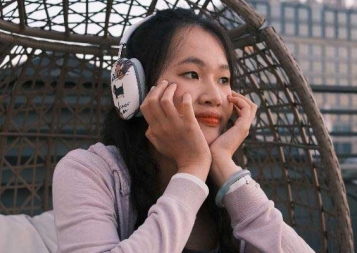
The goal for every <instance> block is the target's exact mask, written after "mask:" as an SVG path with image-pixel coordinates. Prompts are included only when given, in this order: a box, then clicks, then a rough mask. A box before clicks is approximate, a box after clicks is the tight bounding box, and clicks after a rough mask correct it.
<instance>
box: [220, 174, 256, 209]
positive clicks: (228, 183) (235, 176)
mask: <svg viewBox="0 0 357 253" xmlns="http://www.w3.org/2000/svg"><path fill="white" fill-rule="evenodd" d="M247 175H249V176H250V175H251V174H250V171H249V170H239V171H238V172H236V173H234V174H233V175H232V176H231V177H230V178H229V179H228V180H227V181H226V182H225V183H224V184H223V185H222V187H221V188H220V189H219V191H218V192H217V195H216V199H215V201H216V205H217V206H218V207H224V206H223V204H222V202H223V197H224V195H226V193H227V191H228V190H229V187H230V186H231V185H232V184H234V183H235V182H237V181H238V180H240V179H242V178H243V177H244V176H247Z"/></svg>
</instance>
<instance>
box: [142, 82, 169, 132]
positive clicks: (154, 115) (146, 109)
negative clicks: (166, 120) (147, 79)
mask: <svg viewBox="0 0 357 253" xmlns="http://www.w3.org/2000/svg"><path fill="white" fill-rule="evenodd" d="M167 86H168V81H167V80H163V81H161V82H159V83H158V85H157V86H155V88H152V89H151V90H150V91H149V93H148V94H147V96H146V98H145V99H144V102H143V104H142V105H141V106H140V110H141V112H142V114H143V116H144V118H145V120H146V121H147V122H148V124H149V125H154V124H155V123H156V124H157V123H158V122H159V120H160V119H162V118H163V117H165V116H166V114H165V112H164V111H163V110H162V107H161V105H160V99H161V97H162V95H163V93H164V91H165V89H166V87H167Z"/></svg>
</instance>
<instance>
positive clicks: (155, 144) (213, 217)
mask: <svg viewBox="0 0 357 253" xmlns="http://www.w3.org/2000/svg"><path fill="white" fill-rule="evenodd" d="M232 52H233V49H232V46H231V44H230V41H229V39H228V37H227V36H226V35H225V34H224V32H223V31H221V29H220V28H219V27H218V26H216V25H215V24H213V23H212V22H210V21H208V20H206V19H203V18H201V17H199V16H197V15H195V14H194V13H193V12H191V11H189V10H185V9H174V10H164V11H159V12H157V13H156V14H155V15H154V16H153V17H151V18H149V19H148V20H146V21H145V22H144V23H143V24H141V25H140V26H139V27H138V28H137V29H135V31H134V32H133V33H132V34H131V36H130V38H129V41H128V43H127V48H126V57H127V58H136V59H138V60H139V61H140V62H141V64H142V66H143V70H144V73H145V83H146V88H147V90H149V92H148V93H147V95H146V97H145V99H144V102H143V103H142V104H141V106H140V113H139V114H137V115H135V116H134V117H132V118H131V119H129V120H125V119H122V117H123V111H121V109H123V108H124V107H125V104H121V105H120V106H118V107H117V108H113V109H112V110H111V111H110V112H109V114H108V116H107V118H106V120H105V122H104V126H103V131H102V141H101V142H100V143H97V144H95V145H93V146H91V147H90V148H89V149H88V150H74V151H72V152H70V153H69V154H68V155H67V156H66V157H64V158H63V159H62V160H61V161H60V162H59V163H58V165H57V167H56V170H55V174H54V182H53V202H54V214H55V223H56V230H57V236H58V249H59V252H109V251H110V252H125V253H127V252H160V253H163V252H170V253H172V252H274V253H277V252H313V251H312V249H311V248H310V247H309V246H308V245H307V244H306V243H305V242H304V240H303V239H301V238H300V237H299V236H298V235H297V234H296V232H295V231H294V230H293V229H292V228H291V227H289V226H288V225H287V224H285V223H284V221H283V219H282V215H281V213H280V212H279V211H278V210H277V209H275V208H274V204H273V202H272V201H269V200H268V199H267V197H266V195H265V194H264V192H263V191H262V190H261V189H260V187H259V185H258V184H257V183H256V182H255V181H254V180H253V179H252V178H251V177H250V175H249V172H247V171H246V170H242V169H241V168H240V167H239V166H238V165H239V161H237V162H238V165H237V164H236V163H235V162H234V161H233V159H232V156H233V154H234V152H235V151H236V150H237V148H238V147H239V146H240V145H241V144H242V142H243V140H244V139H245V137H246V136H247V135H248V132H249V127H250V125H251V123H252V121H253V119H254V116H255V112H256V110H257V107H256V105H255V104H254V103H252V102H251V101H250V100H249V99H247V98H245V97H244V96H242V95H240V94H237V93H236V92H234V91H232V89H231V86H232V85H233V83H234V82H236V81H237V79H236V77H235V73H236V71H235V64H234V57H233V56H232ZM121 67H122V66H121V65H120V66H119V67H118V66H117V67H116V68H117V69H116V71H117V73H118V75H117V77H120V78H121V77H122V76H124V75H125V73H124V72H125V71H124V70H123V68H121ZM127 67H130V65H128V66H127ZM123 71H124V72H123ZM119 72H120V73H119ZM114 87H115V88H113V94H114V95H115V97H118V96H123V95H122V93H123V92H125V89H123V88H122V90H120V89H119V88H120V87H117V86H115V85H114ZM118 112H119V113H118ZM124 112H125V111H124ZM139 115H142V116H139ZM232 115H233V116H234V115H236V117H235V118H237V119H236V120H235V121H234V122H233V123H232V124H228V123H229V121H230V119H231V117H232ZM120 116H121V117H120ZM228 125H230V126H228ZM207 185H208V186H207ZM217 205H218V206H217Z"/></svg>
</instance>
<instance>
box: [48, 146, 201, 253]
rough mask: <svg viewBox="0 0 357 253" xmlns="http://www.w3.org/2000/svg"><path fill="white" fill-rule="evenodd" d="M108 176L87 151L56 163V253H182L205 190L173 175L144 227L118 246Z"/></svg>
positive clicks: (105, 167)
mask: <svg viewBox="0 0 357 253" xmlns="http://www.w3.org/2000/svg"><path fill="white" fill-rule="evenodd" d="M104 171H106V173H104ZM108 171H110V169H109V168H108V165H107V163H106V162H105V161H104V160H103V159H101V158H100V157H99V156H96V155H93V154H92V153H90V152H87V151H86V152H84V151H81V152H79V151H78V152H72V153H70V154H69V155H67V156H66V157H64V158H63V159H62V160H61V161H60V162H59V163H58V165H57V167H56V169H55V173H54V179H53V206H54V215H55V226H56V233H57V241H58V252H91V253H92V252H125V253H130V252H135V253H138V252H163V253H165V252H169V253H172V252H182V250H183V248H184V246H185V244H186V242H187V240H188V237H189V235H190V232H191V230H192V228H193V224H194V221H195V218H196V214H197V212H198V210H199V208H200V207H201V205H202V203H203V201H204V200H205V199H206V197H207V195H208V188H207V186H206V185H205V184H204V183H203V182H200V183H199V182H197V181H196V180H197V179H193V178H190V177H193V176H191V175H185V176H180V175H179V174H177V175H176V176H174V177H173V178H172V179H171V181H170V183H169V184H168V186H167V188H166V190H165V192H164V193H163V195H162V196H161V197H160V198H159V199H158V201H157V203H156V204H155V205H153V206H152V207H151V208H150V210H149V213H148V217H147V219H146V220H145V222H144V223H143V224H142V225H141V226H140V227H139V228H138V229H137V230H136V231H134V233H133V234H132V235H131V236H130V237H129V238H128V239H125V240H123V241H120V240H119V237H118V233H117V228H118V224H117V215H116V210H115V202H114V201H115V194H114V189H113V187H114V183H113V180H112V178H111V177H110V174H109V173H108Z"/></svg>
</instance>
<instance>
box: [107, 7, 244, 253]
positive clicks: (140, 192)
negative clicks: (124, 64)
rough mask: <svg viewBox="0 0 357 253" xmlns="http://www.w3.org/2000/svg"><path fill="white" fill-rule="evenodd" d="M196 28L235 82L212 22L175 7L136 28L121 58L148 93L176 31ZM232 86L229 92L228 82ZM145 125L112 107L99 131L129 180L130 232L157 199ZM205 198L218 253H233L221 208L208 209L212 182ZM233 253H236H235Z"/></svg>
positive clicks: (229, 50)
mask: <svg viewBox="0 0 357 253" xmlns="http://www.w3.org/2000/svg"><path fill="white" fill-rule="evenodd" d="M197 26H198V27H201V28H202V29H204V30H206V31H207V32H209V33H211V34H213V35H214V36H216V37H217V38H218V39H219V40H220V41H221V43H222V46H223V48H224V50H225V54H226V58H227V61H228V65H229V67H230V72H231V79H230V80H231V82H236V76H235V75H236V69H235V66H236V65H235V63H234V53H233V52H234V50H233V47H232V45H231V42H230V40H229V38H228V36H227V34H226V33H225V32H224V31H223V30H222V29H221V28H220V27H219V26H218V25H216V24H215V23H214V22H212V21H210V20H208V19H205V18H203V17H200V16H199V15H196V14H195V13H194V12H193V11H191V10H187V9H182V8H177V9H167V10H162V11H158V12H157V13H156V14H155V15H154V16H153V17H152V18H150V19H149V20H148V21H146V22H144V23H143V24H141V25H140V26H139V27H138V28H137V29H136V30H135V31H134V33H133V34H132V35H131V36H130V38H129V40H128V43H127V48H126V57H127V58H137V59H138V60H139V61H140V62H141V64H142V65H143V68H144V72H145V79H146V85H147V88H148V90H149V89H150V87H151V86H153V85H155V84H156V83H157V81H158V78H159V76H160V74H161V73H162V72H163V70H164V68H165V66H167V64H168V61H169V57H170V53H172V52H169V50H170V49H172V47H170V46H171V42H172V40H173V37H174V35H175V33H176V32H177V31H178V30H179V29H181V28H186V27H187V28H190V27H197ZM231 86H232V87H235V85H233V83H231ZM147 127H148V125H147V122H146V121H145V119H144V118H143V117H134V118H132V119H130V120H122V119H121V118H120V117H119V116H118V115H117V112H116V110H115V108H114V107H113V109H111V110H110V111H109V113H108V115H107V116H106V118H105V120H104V124H103V128H102V132H101V141H102V142H103V143H104V144H105V145H114V146H116V147H118V148H119V150H120V152H121V154H122V156H123V159H124V161H125V163H126V165H127V167H128V170H129V173H130V176H131V198H132V201H133V203H134V206H135V209H136V211H137V214H138V216H137V221H136V225H135V227H136V228H137V227H139V226H140V225H141V224H142V223H143V222H144V221H145V219H146V218H147V214H148V210H149V208H150V207H151V206H152V205H153V204H155V203H156V201H157V199H158V198H159V197H160V194H159V183H158V182H159V179H160V173H159V171H160V170H159V167H158V164H157V163H156V160H155V158H154V157H153V156H152V153H151V152H150V142H149V140H148V139H147V138H146V136H145V131H146V130H147ZM207 184H208V186H209V188H210V195H209V197H208V198H207V200H206V201H205V203H204V206H205V207H207V208H208V209H209V210H210V213H211V215H212V216H213V217H214V220H215V221H216V223H217V224H216V225H217V226H216V228H215V229H217V231H218V236H219V241H220V247H221V249H222V251H223V252H233V248H234V245H233V244H232V240H231V239H232V228H231V226H230V220H229V217H228V215H227V213H226V211H225V210H224V209H218V208H217V207H216V206H215V204H214V196H215V193H216V192H217V189H216V188H215V185H214V184H213V182H212V181H211V180H210V179H208V181H207ZM235 252H237V251H235Z"/></svg>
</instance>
